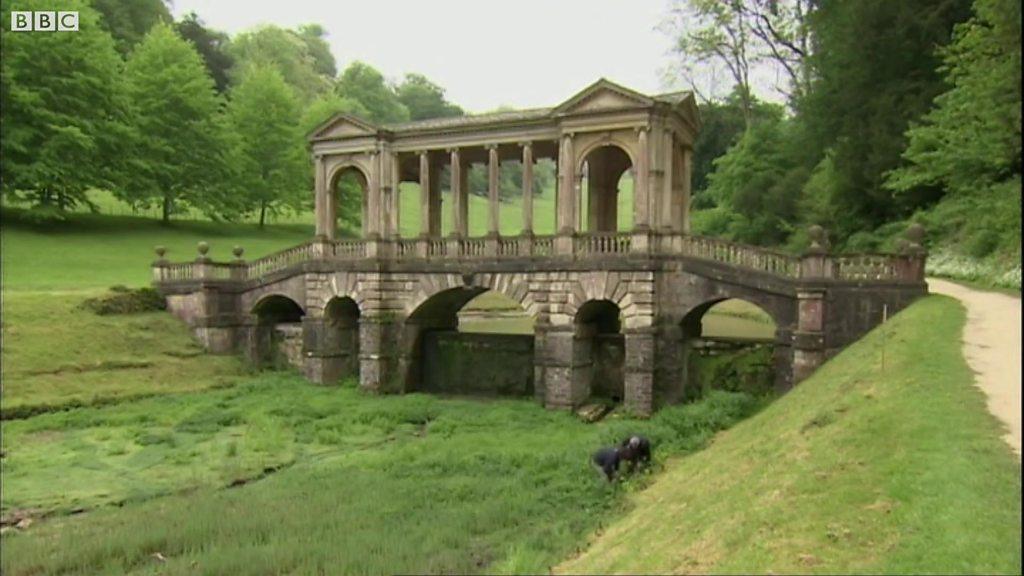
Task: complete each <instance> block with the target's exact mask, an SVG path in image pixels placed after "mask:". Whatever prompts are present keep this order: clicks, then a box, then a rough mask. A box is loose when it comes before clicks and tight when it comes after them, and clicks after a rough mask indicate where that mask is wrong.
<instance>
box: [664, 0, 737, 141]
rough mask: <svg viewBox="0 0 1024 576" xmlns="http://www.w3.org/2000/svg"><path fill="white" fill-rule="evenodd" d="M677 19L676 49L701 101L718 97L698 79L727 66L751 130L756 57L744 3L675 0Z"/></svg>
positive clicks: (672, 23)
mask: <svg viewBox="0 0 1024 576" xmlns="http://www.w3.org/2000/svg"><path fill="white" fill-rule="evenodd" d="M672 15H673V18H674V20H673V21H671V22H670V23H669V24H670V26H671V25H674V26H675V27H676V28H677V30H676V31H675V33H676V34H677V40H676V46H675V50H676V51H677V52H678V53H679V54H680V56H681V57H682V60H683V74H684V76H686V79H687V80H688V81H689V83H690V85H691V86H692V87H693V89H694V91H695V92H698V93H700V95H701V97H702V99H704V100H710V99H712V98H713V97H714V96H715V94H713V93H705V92H704V91H702V90H701V89H700V88H699V85H700V82H699V81H698V77H699V76H702V75H705V76H706V75H709V74H710V75H712V76H713V75H714V73H715V71H714V70H713V69H714V68H716V67H718V66H724V67H725V68H726V70H727V71H728V75H729V77H730V78H731V79H732V92H734V93H735V94H737V95H738V96H739V100H740V104H741V109H742V111H743V118H744V121H745V123H746V125H747V126H748V127H749V126H750V124H751V122H752V115H753V111H752V109H753V93H752V91H751V86H750V69H751V64H752V60H753V57H754V54H753V47H752V41H753V35H752V32H751V22H750V20H751V16H750V15H749V14H748V12H747V11H746V10H745V9H744V8H743V0H728V1H722V0H676V2H675V3H674V4H673V9H672Z"/></svg>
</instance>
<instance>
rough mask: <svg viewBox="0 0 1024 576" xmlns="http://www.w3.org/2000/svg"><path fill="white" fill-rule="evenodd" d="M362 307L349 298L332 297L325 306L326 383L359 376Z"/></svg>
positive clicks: (321, 344) (321, 343)
mask: <svg viewBox="0 0 1024 576" xmlns="http://www.w3.org/2000/svg"><path fill="white" fill-rule="evenodd" d="M361 316H362V312H361V310H360V308H359V304H358V303H357V302H356V301H355V300H354V299H352V298H351V297H349V296H333V297H331V298H330V299H329V300H328V301H327V303H326V304H325V305H324V315H323V325H322V326H323V328H322V329H323V337H322V338H321V339H319V340H320V348H321V350H320V351H321V355H320V357H322V358H329V359H330V360H328V361H326V362H323V366H324V368H326V369H325V370H324V372H325V373H324V374H323V375H322V376H321V380H322V381H323V382H325V383H326V382H337V381H338V380H339V379H341V378H345V377H348V376H355V377H356V378H358V377H359V319H360V317H361Z"/></svg>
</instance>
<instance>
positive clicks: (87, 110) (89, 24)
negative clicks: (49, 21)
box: [0, 0, 131, 214]
mask: <svg viewBox="0 0 1024 576" xmlns="http://www.w3.org/2000/svg"><path fill="white" fill-rule="evenodd" d="M62 7H65V8H66V9H68V10H78V14H79V27H80V30H79V31H78V32H75V33H63V34H56V33H54V34H27V33H5V34H3V35H2V50H3V58H2V59H0V63H2V68H0V90H2V96H0V97H2V100H3V105H2V106H0V109H2V111H0V123H2V125H3V131H2V138H0V162H2V170H3V192H4V194H5V196H7V197H8V198H16V199H22V200H28V201H30V202H32V203H33V204H35V205H36V206H37V207H43V208H41V210H42V211H43V212H48V213H51V214H52V213H54V212H53V210H56V211H57V212H60V211H63V210H65V209H67V208H70V207H72V206H74V205H76V204H80V203H85V204H88V198H87V196H86V190H87V189H89V188H92V187H96V188H115V187H117V186H118V185H119V184H120V183H121V182H122V181H123V177H124V175H125V174H126V173H127V167H126V165H125V162H124V156H125V153H126V151H127V148H126V144H127V142H129V141H130V136H131V130H130V127H129V125H128V117H127V113H126V111H127V100H126V99H125V96H124V90H123V66H124V63H123V62H122V60H121V58H120V56H119V55H118V53H117V50H116V49H115V45H114V40H113V39H112V38H111V36H110V34H108V33H107V32H106V31H105V30H103V28H102V27H100V26H99V19H100V15H99V14H98V13H97V12H96V11H95V10H93V9H92V8H90V7H89V5H88V4H86V3H84V2H81V1H76V0H69V1H67V2H64V3H63V4H62ZM18 8H19V9H20V10H46V9H50V8H52V5H51V4H48V3H46V2H44V1H42V0H26V1H23V2H20V3H19V4H18ZM2 15H3V22H5V23H6V22H9V21H10V5H9V4H6V3H5V4H4V5H3V8H2ZM5 25H6V24H5Z"/></svg>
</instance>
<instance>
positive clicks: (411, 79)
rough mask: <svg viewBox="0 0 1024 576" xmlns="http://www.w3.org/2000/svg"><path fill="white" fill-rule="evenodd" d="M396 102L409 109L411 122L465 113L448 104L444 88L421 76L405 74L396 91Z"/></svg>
mask: <svg viewBox="0 0 1024 576" xmlns="http://www.w3.org/2000/svg"><path fill="white" fill-rule="evenodd" d="M396 93H397V94H398V100H399V101H400V102H401V103H402V104H404V105H405V107H406V108H408V109H409V118H410V119H411V120H425V119H428V118H447V117H451V116H462V115H463V114H465V112H463V111H462V108H459V107H458V106H456V105H455V104H452V103H451V102H448V100H446V99H445V96H444V88H441V87H440V86H438V85H437V84H434V83H433V82H431V81H430V80H428V79H427V77H426V76H423V75H422V74H406V75H405V80H404V81H402V83H401V84H399V85H398V88H397V89H396Z"/></svg>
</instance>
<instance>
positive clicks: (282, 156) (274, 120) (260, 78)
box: [228, 66, 308, 228]
mask: <svg viewBox="0 0 1024 576" xmlns="http://www.w3.org/2000/svg"><path fill="white" fill-rule="evenodd" d="M228 118H229V120H230V125H231V129H232V130H233V131H234V134H235V135H236V137H237V139H238V156H237V159H238V161H239V166H238V176H239V182H240V184H241V186H240V188H241V190H242V191H243V195H244V197H245V198H246V200H247V201H246V205H247V207H248V208H249V209H250V210H253V211H256V212H258V213H259V225H260V228H262V227H263V226H264V224H265V223H266V217H267V214H268V212H269V213H278V212H280V211H281V210H283V209H295V208H297V207H298V206H299V205H300V204H301V203H302V200H303V198H305V197H306V196H307V195H308V194H306V192H307V191H308V185H307V184H308V179H307V177H306V176H307V167H308V163H307V161H306V153H305V152H306V149H305V145H304V143H303V138H302V136H303V135H302V133H301V132H300V127H299V108H298V103H297V101H296V98H295V95H294V94H293V93H292V89H291V88H290V87H289V86H288V84H287V83H286V82H285V81H284V78H282V77H281V74H280V73H279V72H278V71H277V69H275V68H273V67H270V66H253V67H251V68H249V70H248V71H247V72H246V74H245V76H244V77H242V79H241V82H240V83H239V84H238V86H237V87H235V88H234V89H233V90H232V91H231V99H230V101H229V103H228ZM247 211H248V210H247Z"/></svg>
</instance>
